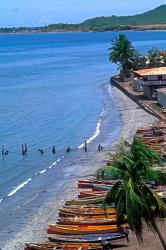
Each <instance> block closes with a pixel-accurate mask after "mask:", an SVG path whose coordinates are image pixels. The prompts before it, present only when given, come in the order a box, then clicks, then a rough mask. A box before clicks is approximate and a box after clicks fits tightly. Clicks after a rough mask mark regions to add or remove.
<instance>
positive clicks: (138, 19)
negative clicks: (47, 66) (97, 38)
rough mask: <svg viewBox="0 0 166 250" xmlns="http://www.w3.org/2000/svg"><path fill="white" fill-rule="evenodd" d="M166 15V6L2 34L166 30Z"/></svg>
mask: <svg viewBox="0 0 166 250" xmlns="http://www.w3.org/2000/svg"><path fill="white" fill-rule="evenodd" d="M165 13H166V5H161V6H159V7H157V8H155V9H153V10H150V11H147V12H145V13H142V14H137V15H133V16H115V15H113V16H110V17H104V16H102V17H96V18H92V19H88V20H86V21H84V22H82V23H78V24H67V23H58V24H50V25H47V26H43V27H19V28H15V27H12V28H0V33H28V32H34V33H35V32H71V31H75V32H81V31H84V32H89V31H97V32H103V31H122V30H136V31H144V30H166V16H165Z"/></svg>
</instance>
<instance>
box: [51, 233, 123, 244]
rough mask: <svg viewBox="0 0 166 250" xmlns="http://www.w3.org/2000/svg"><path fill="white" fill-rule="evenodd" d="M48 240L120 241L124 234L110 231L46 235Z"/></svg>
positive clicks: (80, 241) (75, 241) (78, 241)
mask: <svg viewBox="0 0 166 250" xmlns="http://www.w3.org/2000/svg"><path fill="white" fill-rule="evenodd" d="M48 239H49V241H50V242H56V243H57V242H70V243H71V242H72V243H100V242H102V241H109V242H110V241H113V242H114V241H120V240H123V239H125V235H124V234H123V233H122V234H120V233H112V234H101V235H100V234H98V235H95V234H90V235H82V236H81V235H77V236H76V235H68V236H67V237H66V236H62V235H54V236H51V237H48Z"/></svg>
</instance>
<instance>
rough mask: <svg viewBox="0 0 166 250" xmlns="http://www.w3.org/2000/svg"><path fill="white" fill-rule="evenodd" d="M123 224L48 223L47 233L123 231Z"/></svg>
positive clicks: (80, 233) (75, 233) (74, 233)
mask: <svg viewBox="0 0 166 250" xmlns="http://www.w3.org/2000/svg"><path fill="white" fill-rule="evenodd" d="M124 227H125V226H124V225H123V226H121V228H118V227H117V226H116V225H100V226H89V225H65V226H62V225H56V224H55V225H54V224H51V225H49V227H48V229H47V233H48V234H62V235H68V234H73V235H77V234H79V235H82V234H101V233H102V234H103V233H116V232H123V230H124Z"/></svg>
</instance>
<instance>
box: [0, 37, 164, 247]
mask: <svg viewBox="0 0 166 250" xmlns="http://www.w3.org/2000/svg"><path fill="white" fill-rule="evenodd" d="M117 35H118V33H117V32H106V33H50V34H45V33H43V34H8V35H7V34H5V35H0V147H1V146H3V147H4V148H5V150H8V151H9V154H8V155H7V156H2V155H0V218H1V219H0V242H1V243H2V244H3V243H4V242H5V240H7V239H8V238H9V237H12V233H14V231H16V230H19V228H18V218H19V220H20V221H21V220H22V224H21V225H23V223H24V222H26V220H28V218H29V214H30V211H33V210H34V211H35V209H36V210H37V207H32V206H31V204H32V201H34V200H35V199H36V200H38V201H40V206H42V201H43V199H42V196H43V195H44V197H45V199H46V194H45V192H46V191H47V189H48V188H50V189H51V185H52V182H56V180H63V171H62V170H63V168H64V167H65V166H66V164H63V162H66V161H67V159H68V158H70V161H71V159H72V161H73V162H74V161H75V159H76V158H77V154H79V157H80V155H81V154H82V157H84V150H83V148H82V145H83V143H84V141H85V140H87V142H88V152H90V153H91V154H92V155H94V154H95V153H96V151H97V145H98V144H99V143H102V145H103V146H104V148H108V147H109V145H110V144H111V143H112V142H113V141H115V140H116V139H117V137H118V134H119V133H120V130H121V127H122V121H121V114H120V113H119V111H118V103H117V100H116V99H115V97H114V96H113V92H112V88H111V85H110V84H109V80H110V79H109V78H110V76H112V75H114V74H116V73H117V68H116V66H115V65H112V64H111V63H110V62H109V60H108V48H109V47H110V43H111V41H112V40H113V39H114V38H115V37H116V36H117ZM127 35H128V36H129V38H130V39H131V40H132V41H133V44H134V46H136V47H137V48H138V49H139V51H141V52H142V53H145V52H146V51H147V50H148V49H149V48H151V47H152V46H155V47H158V48H160V49H165V44H166V32H127ZM23 143H26V144H27V147H28V153H27V155H25V156H23V155H22V154H21V145H22V144H23ZM53 145H55V147H56V154H55V155H53V154H52V152H51V150H52V147H53ZM69 146H70V147H71V148H72V151H71V153H69V154H67V153H66V148H67V147H69ZM39 148H42V149H43V150H44V154H43V155H41V154H40V153H39V152H38V149H39ZM70 168H72V166H69V167H68V172H69V173H70ZM47 198H48V197H47ZM28 207H29V208H28ZM25 208H26V209H25ZM10 225H12V226H10ZM9 231H10V235H9V234H8V232H9Z"/></svg>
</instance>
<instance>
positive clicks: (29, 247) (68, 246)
mask: <svg viewBox="0 0 166 250" xmlns="http://www.w3.org/2000/svg"><path fill="white" fill-rule="evenodd" d="M25 246H26V247H25V250H37V249H38V250H55V249H63V250H76V249H89V250H90V249H99V250H100V249H102V246H101V243H70V242H69V243H66V242H63V243H55V242H54V243H53V242H47V243H40V244H36V243H29V244H25Z"/></svg>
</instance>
